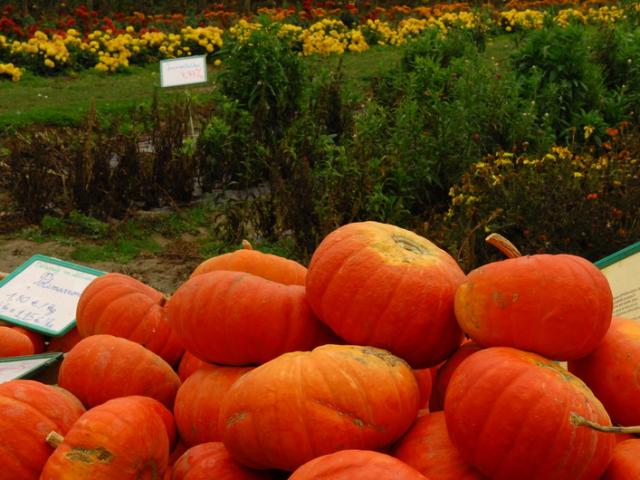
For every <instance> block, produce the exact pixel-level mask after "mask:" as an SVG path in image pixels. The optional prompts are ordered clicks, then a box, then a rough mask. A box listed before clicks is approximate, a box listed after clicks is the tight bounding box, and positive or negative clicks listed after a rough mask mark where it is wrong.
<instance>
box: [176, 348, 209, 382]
mask: <svg viewBox="0 0 640 480" xmlns="http://www.w3.org/2000/svg"><path fill="white" fill-rule="evenodd" d="M207 365H211V364H210V363H207V362H205V361H204V360H200V359H199V358H198V357H196V356H195V355H194V354H193V353H191V352H189V351H186V352H184V355H182V358H181V359H180V364H179V365H178V376H179V377H180V380H182V381H183V382H184V381H185V380H186V379H187V378H189V377H190V376H191V375H193V374H194V373H195V372H196V371H198V369H200V368H202V367H205V366H207Z"/></svg>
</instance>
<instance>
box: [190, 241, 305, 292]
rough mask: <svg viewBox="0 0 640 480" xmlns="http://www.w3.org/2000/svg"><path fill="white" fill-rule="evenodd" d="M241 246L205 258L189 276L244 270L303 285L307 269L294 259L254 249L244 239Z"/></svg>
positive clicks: (268, 278) (278, 281)
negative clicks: (228, 251)
mask: <svg viewBox="0 0 640 480" xmlns="http://www.w3.org/2000/svg"><path fill="white" fill-rule="evenodd" d="M242 246H243V248H242V249H241V250H236V251H235V252H231V253H224V254H222V255H217V256H215V257H213V258H210V259H208V260H205V261H204V262H202V263H201V264H200V265H198V267H197V268H196V269H195V270H194V271H193V273H192V274H191V277H194V276H196V275H202V274H203V273H209V272H215V271H218V270H230V271H235V272H246V273H251V274H253V275H257V276H258V277H262V278H265V279H267V280H271V281H273V282H276V283H282V284H283V285H304V283H305V278H306V276H307V269H306V268H305V267H304V266H303V265H301V264H299V263H298V262H296V261H294V260H289V259H288V258H284V257H280V256H278V255H272V254H270V253H262V252H259V251H257V250H254V249H253V247H252V246H251V244H250V243H249V242H248V241H246V240H244V241H243V242H242Z"/></svg>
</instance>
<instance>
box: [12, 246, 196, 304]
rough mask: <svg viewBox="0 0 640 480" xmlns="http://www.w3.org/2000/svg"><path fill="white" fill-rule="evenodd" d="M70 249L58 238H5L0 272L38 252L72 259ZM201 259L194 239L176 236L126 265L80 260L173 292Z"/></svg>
mask: <svg viewBox="0 0 640 480" xmlns="http://www.w3.org/2000/svg"><path fill="white" fill-rule="evenodd" d="M71 251H72V248H71V247H68V246H65V245H62V244H60V243H58V242H45V243H36V242H31V241H29V240H23V239H9V240H4V241H1V242H0V272H4V273H10V272H11V271H13V270H15V269H16V268H17V267H19V266H20V265H21V264H23V263H24V262H25V261H27V260H28V259H29V258H30V257H32V256H33V255H35V254H38V253H39V254H42V255H47V256H50V257H55V258H59V259H62V260H68V261H71V262H74V260H73V259H72V258H71ZM202 260H203V259H202V257H201V256H200V255H199V254H198V251H197V246H196V244H195V243H191V242H189V241H188V240H184V239H179V240H175V241H173V242H171V243H170V244H169V245H167V247H166V249H165V251H164V252H163V253H162V254H160V255H150V254H147V255H145V254H143V255H140V256H138V257H137V258H136V259H135V260H133V261H131V262H129V263H128V264H125V265H123V264H119V263H114V262H96V263H83V265H86V266H88V267H92V268H96V269H98V270H102V271H105V272H120V273H124V274H126V275H130V276H132V277H134V278H137V279H138V280H140V281H142V282H144V283H146V284H147V285H150V286H152V287H154V288H156V289H158V290H159V291H161V292H164V293H167V294H172V293H173V292H175V290H176V289H177V288H178V287H179V286H180V285H181V284H182V283H183V282H184V281H185V280H186V279H187V278H189V275H190V274H191V272H192V271H193V270H194V269H195V267H196V266H197V265H198V264H199V263H200V262H201V261H202ZM75 263H78V262H75Z"/></svg>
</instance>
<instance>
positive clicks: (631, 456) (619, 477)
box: [602, 438, 640, 480]
mask: <svg viewBox="0 0 640 480" xmlns="http://www.w3.org/2000/svg"><path fill="white" fill-rule="evenodd" d="M638 459H640V438H639V439H633V440H625V441H624V442H621V443H618V444H617V445H616V447H615V448H614V449H613V457H612V458H611V463H609V467H608V468H607V471H606V472H605V474H604V476H603V477H602V480H632V479H637V478H640V461H638Z"/></svg>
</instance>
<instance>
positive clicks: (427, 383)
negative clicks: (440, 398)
mask: <svg viewBox="0 0 640 480" xmlns="http://www.w3.org/2000/svg"><path fill="white" fill-rule="evenodd" d="M413 375H414V376H415V377H416V381H417V382H418V389H419V390H420V409H428V408H429V399H430V398H431V393H432V389H433V372H432V369H431V368H418V369H414V370H413Z"/></svg>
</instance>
